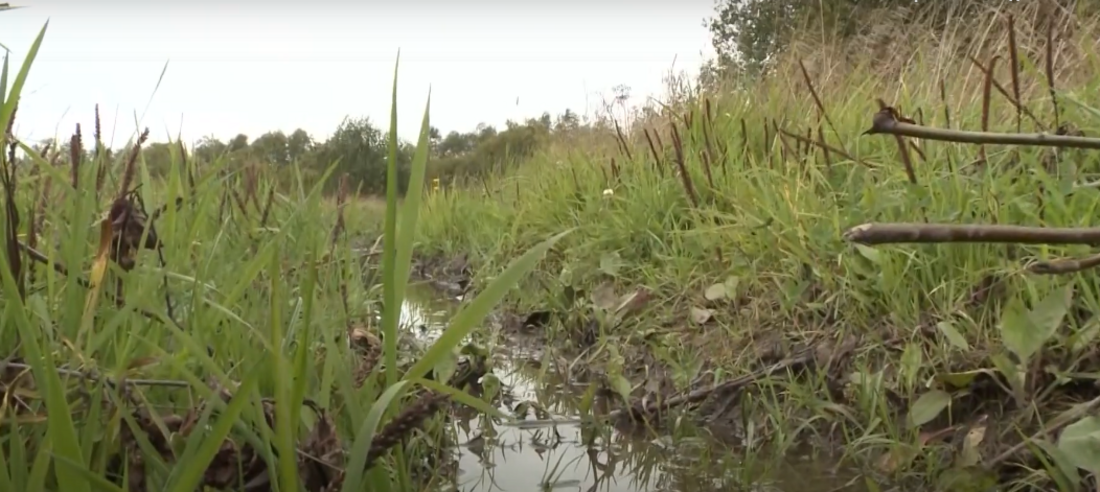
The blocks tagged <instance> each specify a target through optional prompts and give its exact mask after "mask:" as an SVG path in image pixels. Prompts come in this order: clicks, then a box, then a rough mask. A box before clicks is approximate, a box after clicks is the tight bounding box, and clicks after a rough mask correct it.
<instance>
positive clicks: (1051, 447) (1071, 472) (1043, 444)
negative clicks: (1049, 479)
mask: <svg viewBox="0 0 1100 492" xmlns="http://www.w3.org/2000/svg"><path fill="white" fill-rule="evenodd" d="M1032 442H1033V443H1035V444H1036V445H1038V446H1039V447H1040V448H1042V449H1043V451H1044V452H1046V454H1047V456H1050V459H1051V461H1054V466H1056V467H1058V471H1060V472H1061V473H1062V474H1063V475H1065V477H1066V479H1067V480H1068V481H1069V482H1070V483H1074V484H1079V483H1081V474H1080V473H1077V466H1076V465H1074V462H1073V460H1072V459H1071V458H1070V457H1069V456H1068V455H1067V454H1066V452H1065V451H1062V449H1061V448H1059V447H1058V446H1056V445H1055V444H1054V443H1052V442H1050V441H1048V440H1046V439H1038V440H1035V441H1032Z"/></svg>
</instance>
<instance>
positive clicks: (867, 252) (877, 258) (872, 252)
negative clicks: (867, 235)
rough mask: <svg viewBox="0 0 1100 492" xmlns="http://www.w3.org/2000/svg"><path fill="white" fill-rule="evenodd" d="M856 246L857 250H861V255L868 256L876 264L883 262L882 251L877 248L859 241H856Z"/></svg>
mask: <svg viewBox="0 0 1100 492" xmlns="http://www.w3.org/2000/svg"><path fill="white" fill-rule="evenodd" d="M854 246H855V247H856V251H859V254H860V256H863V257H864V258H867V259H868V260H870V261H871V263H873V264H875V265H881V264H882V253H880V252H879V251H878V250H877V249H875V248H872V247H870V246H866V245H863V244H859V243H855V244H854Z"/></svg>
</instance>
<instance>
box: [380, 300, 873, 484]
mask: <svg viewBox="0 0 1100 492" xmlns="http://www.w3.org/2000/svg"><path fill="white" fill-rule="evenodd" d="M417 290H419V289H417ZM427 295H428V294H425V293H424V292H417V291H414V290H413V289H410V296H411V299H409V300H408V301H406V303H405V304H404V305H403V306H402V313H401V325H402V326H404V327H406V329H409V330H410V331H411V332H412V333H413V334H414V335H415V336H416V337H417V338H419V339H420V340H421V341H422V342H424V343H426V344H430V343H433V342H434V341H435V339H436V338H437V337H438V336H439V334H440V333H441V332H442V330H443V329H445V328H446V319H447V317H448V315H449V313H450V312H451V309H452V308H453V306H449V303H446V302H438V301H433V300H431V299H430V298H428V297H426V296H427ZM508 352H509V353H508V354H507V355H505V354H495V355H494V359H493V372H494V374H495V375H496V376H497V378H499V380H500V382H501V383H502V385H501V386H502V389H501V391H507V392H509V393H510V395H509V396H510V398H505V400H506V401H510V402H511V403H510V404H501V405H500V409H501V410H502V411H503V412H505V413H512V411H513V409H514V408H515V404H516V403H518V402H525V401H527V402H537V406H540V407H542V408H543V409H545V411H546V413H548V414H549V415H546V414H545V413H541V414H540V415H538V416H536V415H535V413H536V412H535V410H534V409H533V408H532V409H530V410H528V417H527V419H526V420H522V421H519V422H516V423H495V422H492V421H490V420H489V419H488V418H472V419H467V420H463V419H460V418H456V419H455V422H454V430H455V435H456V437H457V440H458V446H457V447H456V448H455V449H454V450H452V452H453V453H454V457H455V459H456V461H457V463H458V468H459V469H458V473H457V477H456V479H455V483H453V484H452V485H451V486H450V487H448V488H446V489H444V490H449V491H461V492H497V491H500V492H541V491H570V492H571V491H579V492H595V491H604V492H658V491H676V492H689V491H690V492H708V491H727V490H744V491H754V492H811V491H814V492H816V491H830V490H865V489H862V487H857V488H850V487H848V486H847V485H846V484H850V483H852V482H853V480H852V479H853V477H852V476H851V475H848V476H843V477H842V476H838V475H837V474H836V473H833V472H832V470H830V467H829V466H827V465H818V464H815V463H813V462H812V461H808V460H798V459H795V460H783V461H784V462H783V463H779V464H775V463H770V464H767V465H763V464H761V463H755V462H754V463H747V462H746V460H745V459H744V458H743V457H742V456H738V453H736V452H733V451H730V450H729V449H728V448H726V447H724V446H719V445H716V444H715V443H714V442H713V441H711V440H708V439H706V438H701V437H692V436H679V437H677V438H672V437H670V436H648V437H646V436H645V433H639V435H626V434H623V433H620V432H617V431H612V432H610V434H611V437H610V439H607V440H604V439H600V438H597V439H596V440H595V444H593V445H586V444H585V440H584V439H583V438H582V428H581V426H580V424H578V423H574V422H573V421H574V417H576V410H575V407H573V406H572V402H573V401H575V398H577V397H578V396H579V395H573V394H571V393H570V392H569V391H568V390H563V389H561V385H560V383H555V382H554V381H552V379H549V378H542V380H541V381H540V379H539V377H538V371H537V370H531V369H530V364H529V362H530V360H531V359H530V358H529V357H524V354H523V352H522V351H516V350H510V351H508ZM563 393H564V394H563ZM534 406H535V405H532V407H534ZM562 421H564V422H562ZM855 482H862V481H861V480H858V481H855Z"/></svg>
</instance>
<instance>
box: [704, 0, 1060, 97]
mask: <svg viewBox="0 0 1100 492" xmlns="http://www.w3.org/2000/svg"><path fill="white" fill-rule="evenodd" d="M1057 3H1058V4H1060V6H1061V7H1063V8H1067V7H1071V6H1073V5H1074V4H1075V2H1074V1H1073V0H1058V2H1057ZM1003 4H1004V2H1002V1H1001V0H963V1H960V2H913V1H912V0H836V1H829V2H822V1H818V0H718V1H717V3H716V5H715V14H714V16H713V17H711V18H709V19H707V21H706V26H707V28H708V29H709V30H710V33H711V44H712V45H713V46H714V49H715V52H716V54H717V58H716V59H715V60H713V61H711V62H710V63H709V64H708V65H707V66H705V67H704V69H703V74H704V76H705V77H704V78H706V79H714V78H723V77H729V76H731V75H737V74H748V75H756V74H758V73H760V72H762V71H765V70H766V69H767V68H768V66H769V64H770V63H772V62H774V61H775V60H776V59H777V58H778V57H779V55H781V54H782V53H783V52H784V51H786V50H787V48H788V47H789V46H790V43H791V42H792V41H793V40H795V39H798V38H803V39H806V40H813V41H814V42H817V43H821V42H832V41H840V42H844V41H845V40H849V39H851V38H854V37H856V36H862V35H874V34H878V33H883V32H884V30H883V29H882V28H881V27H882V26H881V23H880V22H878V20H879V19H878V17H877V16H881V15H883V14H886V15H888V16H889V17H890V18H891V21H892V22H900V23H915V22H924V23H926V24H928V25H930V26H933V27H934V28H935V29H936V30H937V31H939V30H942V29H944V28H946V27H947V26H948V24H949V23H953V24H954V25H955V26H959V25H966V24H967V23H968V22H971V21H975V20H979V19H982V18H983V17H984V16H988V15H989V9H990V8H992V7H998V6H1002V5H1003ZM890 34H892V33H890ZM890 34H887V35H890Z"/></svg>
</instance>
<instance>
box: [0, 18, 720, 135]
mask: <svg viewBox="0 0 1100 492" xmlns="http://www.w3.org/2000/svg"><path fill="white" fill-rule="evenodd" d="M3 2H10V3H11V4H13V5H18V6H23V7H25V8H20V9H15V10H9V11H4V12H0V43H3V45H4V46H6V47H8V48H9V49H10V50H11V55H10V56H11V59H10V61H9V63H10V64H11V67H10V68H9V71H10V72H11V75H9V79H11V78H13V77H14V73H15V72H16V71H17V70H18V67H19V66H20V65H21V64H22V63H23V59H24V57H25V55H26V53H27V51H28V49H29V48H30V46H31V44H32V42H33V41H34V39H35V37H36V36H37V35H38V32H39V30H40V29H41V28H42V26H43V25H44V24H45V23H46V22H47V20H48V21H49V26H48V28H47V30H46V35H45V38H44V40H43V43H42V46H41V49H40V51H39V53H38V56H37V57H36V59H35V61H34V65H33V67H32V68H31V71H30V75H29V77H28V79H27V83H26V85H25V87H24V90H23V99H22V101H21V103H20V107H19V112H18V114H17V117H16V126H15V132H16V135H17V136H18V137H20V138H22V139H24V140H26V141H39V140H41V139H45V138H51V137H53V136H55V135H57V136H59V137H60V138H66V139H67V138H68V136H69V135H71V134H72V132H73V129H74V127H75V124H76V123H80V124H81V127H82V130H83V131H82V133H83V134H84V135H86V136H88V137H87V138H86V139H85V142H88V141H90V140H89V139H90V135H91V134H92V127H93V124H94V109H95V105H96V104H97V103H98V104H99V105H100V112H101V116H102V119H103V133H104V137H105V139H106V140H107V143H108V145H111V146H120V145H123V144H125V143H126V142H127V141H128V140H129V139H130V138H132V137H133V135H134V134H135V129H137V128H139V127H140V128H144V127H148V128H149V130H150V134H151V135H150V136H151V138H152V140H154V141H164V140H167V138H168V137H169V136H171V137H172V138H173V139H174V138H176V137H177V136H180V137H182V138H183V140H184V141H185V142H187V143H194V142H195V141H197V140H198V139H200V138H202V137H205V136H214V137H216V138H219V139H221V140H223V141H225V140H228V139H230V138H232V137H233V136H234V135H236V134H238V133H244V134H246V135H248V136H249V137H250V138H255V137H258V136H260V135H261V134H263V133H266V132H268V131H273V130H282V131H283V132H286V133H290V132H292V131H294V130H295V129H297V128H302V129H304V130H306V131H307V132H309V133H310V135H311V136H313V137H314V139H316V140H324V139H326V138H327V137H328V136H329V135H330V134H331V133H332V131H333V130H335V129H336V127H337V126H338V125H339V124H340V122H341V121H342V120H343V119H344V118H345V117H353V118H356V117H367V118H370V120H371V121H372V122H373V123H374V124H375V126H377V127H380V128H388V126H389V114H390V101H391V95H392V92H391V91H392V89H393V71H394V63H395V62H396V61H397V54H398V50H400V56H401V58H400V67H399V68H398V135H399V136H400V137H401V138H403V139H407V140H412V141H415V139H416V136H417V135H418V133H419V130H420V123H421V118H422V116H423V112H424V108H425V104H426V103H427V102H428V96H429V90H430V95H431V112H430V118H431V124H432V125H433V126H435V127H437V128H439V129H440V130H441V131H442V132H443V133H444V134H446V133H447V132H449V131H451V130H458V131H470V130H473V129H474V128H475V127H476V125H477V124H478V123H482V122H484V123H488V124H491V125H494V126H498V127H500V126H503V124H504V123H505V121H507V120H508V119H512V120H515V121H522V120H523V119H526V118H532V117H538V116H539V115H541V114H542V113H543V112H544V111H548V112H550V114H552V115H558V114H560V113H562V112H563V111H564V110H565V109H566V108H569V109H572V110H573V111H574V112H577V113H580V114H592V112H593V111H596V110H598V108H599V107H600V105H601V104H602V100H603V99H604V98H610V97H611V94H612V89H613V88H614V87H615V86H617V85H620V84H623V85H626V86H628V87H630V88H631V95H632V97H631V100H632V101H634V102H644V100H645V99H646V97H649V96H652V97H658V98H659V97H660V96H661V95H662V93H663V89H664V82H663V80H662V79H663V77H664V76H666V75H667V74H668V73H669V71H670V70H673V71H676V72H679V71H686V72H687V73H689V74H691V75H695V74H697V71H698V67H699V66H700V65H701V63H702V62H703V61H704V60H706V59H709V58H710V57H711V56H713V55H712V54H713V49H712V48H711V46H710V36H709V33H708V31H707V30H706V28H705V27H704V26H703V22H704V19H705V18H707V17H709V16H710V15H711V14H712V12H713V8H714V3H713V0H680V1H676V2H670V1H657V0H643V1H627V0H588V1H579V0H559V1H540V2H533V1H530V0H525V1H521V0H513V1H510V2H508V1H504V0H465V1H461V2H458V1H451V2H447V1H442V0H433V1H425V0H405V1H400V2H398V1H389V2H383V1H380V0H374V1H359V2H356V1H353V0H343V1H337V0H313V1H312V2H293V3H291V2H288V1H286V0H273V1H268V2H262V3H261V2H258V1H255V0H253V1H242V0H223V1H220V2H215V1H212V0H191V1H179V0H177V1H171V2H170V1H168V0H141V1H139V0H101V1H97V2H94V5H89V4H92V3H93V2H89V1H87V0H83V1H81V0H2V2H0V3H3ZM0 51H2V50H0ZM166 64H167V65H166ZM166 67H167V68H166ZM162 72H163V79H162V78H161V74H162ZM158 80H159V81H160V84H159V87H158ZM9 85H10V83H9ZM139 122H140V125H139ZM112 137H113V138H112Z"/></svg>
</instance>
